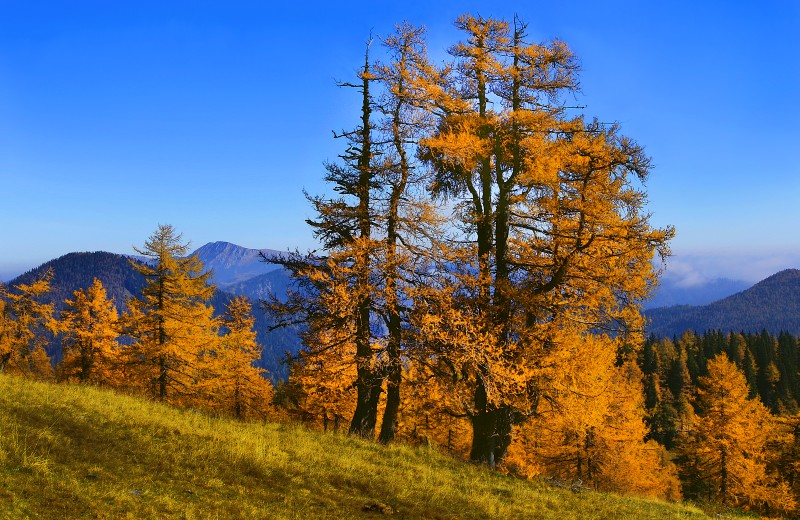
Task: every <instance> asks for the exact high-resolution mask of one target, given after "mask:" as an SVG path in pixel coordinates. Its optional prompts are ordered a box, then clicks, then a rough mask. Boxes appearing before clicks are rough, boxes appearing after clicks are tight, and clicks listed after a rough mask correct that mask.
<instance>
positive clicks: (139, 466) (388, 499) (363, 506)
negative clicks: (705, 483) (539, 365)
mask: <svg viewBox="0 0 800 520" xmlns="http://www.w3.org/2000/svg"><path fill="white" fill-rule="evenodd" d="M390 512H391V513H392V517H393V518H476V519H477V518H558V519H564V518H613V519H619V518H636V519H642V518H675V517H680V518H687V517H688V518H702V517H703V515H702V513H701V512H700V511H699V510H696V509H692V508H687V507H684V506H680V505H674V504H666V503H661V502H654V501H646V500H637V499H633V498H624V497H618V496H613V495H606V494H599V493H589V492H582V493H578V494H574V493H572V492H569V491H564V490H558V489H551V488H549V487H547V486H545V485H543V484H538V483H531V482H525V481H521V480H517V479H513V478H510V477H506V476H503V475H501V474H498V473H494V472H490V471H488V470H486V469H485V468H481V467H476V466H473V465H470V464H466V463H464V462H461V461H458V460H454V459H452V458H449V457H446V456H443V455H440V454H438V453H437V452H436V451H435V450H433V449H418V448H411V447H407V446H392V447H389V448H384V447H381V446H378V445H376V444H372V443H367V442H361V441H358V440H356V439H352V438H347V437H342V436H339V435H333V434H322V433H317V432H312V431H307V430H305V429H303V428H301V427H295V426H291V425H283V424H243V423H237V422H234V421H230V420H221V419H213V418H209V417H206V416H204V415H201V414H197V413H194V412H192V411H186V410H176V409H173V408H169V407H166V406H162V405H159V404H156V403H151V402H148V401H144V400H141V399H136V398H131V397H126V396H120V395H116V394H114V393H111V392H106V391H102V390H98V389H94V388H85V387H78V386H67V385H49V384H44V383H37V382H32V381H29V380H24V379H19V378H16V377H11V376H8V375H2V374H0V517H1V518H7V517H10V518H26V517H29V518H82V517H89V518H250V519H255V518H303V519H312V518H376V517H379V516H382V515H386V514H388V513H390Z"/></svg>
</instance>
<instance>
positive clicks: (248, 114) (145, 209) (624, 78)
mask: <svg viewBox="0 0 800 520" xmlns="http://www.w3.org/2000/svg"><path fill="white" fill-rule="evenodd" d="M274 4H276V3H274V2H249V1H233V2H203V1H192V2H168V1H161V2H149V1H136V2H133V1H130V2H127V1H114V2H108V1H98V2H81V1H79V0H76V1H72V2H37V1H35V0H27V1H4V0H0V13H2V17H1V18H0V280H6V279H9V278H10V277H12V276H14V275H17V274H19V273H21V272H22V271H24V270H26V269H29V268H31V267H34V266H36V265H38V264H40V263H42V262H44V261H46V260H49V259H51V258H54V257H57V256H60V255H62V254H65V253H68V252H71V251H94V250H106V251H113V252H118V253H129V252H131V251H132V249H131V246H133V245H141V244H142V243H143V242H144V240H145V239H146V238H147V237H148V236H149V235H150V233H152V231H153V230H154V229H155V228H156V226H157V224H159V223H169V224H172V225H173V226H175V227H176V228H177V229H178V230H179V231H182V232H183V234H184V236H185V238H187V239H190V240H191V241H192V244H193V245H194V246H196V247H199V246H200V245H203V244H204V243H206V242H210V241H215V240H226V241H230V242H234V243H237V244H239V245H242V246H246V247H269V248H273V249H285V248H287V247H292V248H293V247H295V246H298V247H301V248H307V247H311V246H313V245H314V244H313V240H312V237H311V234H310V232H309V230H308V229H307V227H306V225H305V223H304V218H306V217H307V216H309V206H308V204H307V203H306V201H305V199H304V198H303V195H302V189H304V188H305V189H306V190H308V191H309V192H311V193H322V192H324V191H325V186H324V184H323V183H322V181H321V177H322V175H323V167H322V163H323V162H324V161H326V160H333V159H335V158H336V155H337V153H338V152H339V151H340V148H339V147H340V143H339V142H336V141H335V140H334V139H333V138H332V133H331V131H332V130H340V129H342V128H348V127H350V126H352V125H353V124H355V122H356V118H357V117H358V112H357V110H358V99H357V96H356V95H355V93H354V92H352V91H349V90H348V89H338V88H337V87H336V86H335V81H336V80H337V79H338V80H347V79H351V78H352V76H353V73H354V71H355V69H356V68H357V67H358V66H359V62H360V61H361V59H362V56H363V50H364V42H365V41H366V39H367V38H368V36H369V33H370V31H373V32H374V33H376V34H377V35H385V34H388V33H389V32H391V31H392V29H393V26H394V24H395V23H398V22H400V21H402V20H404V19H406V20H409V21H410V22H412V23H415V24H419V25H425V26H426V27H427V29H428V31H429V38H428V42H429V50H430V53H431V54H432V56H434V57H436V58H440V59H444V58H446V53H445V52H444V50H445V49H446V47H447V46H449V45H450V44H452V43H453V42H455V41H456V39H457V38H459V35H458V33H457V31H456V30H455V29H454V28H453V25H452V22H453V20H454V19H455V17H456V16H457V15H458V14H460V13H463V12H471V13H476V14H481V15H483V16H486V17H488V16H494V17H500V18H506V19H511V18H512V17H513V15H514V14H515V13H516V14H518V15H520V16H521V17H522V18H523V19H524V20H525V21H526V22H528V24H529V33H530V35H531V37H532V39H535V40H546V39H551V38H556V37H557V38H560V39H562V40H564V41H566V42H567V43H568V44H569V45H570V46H571V48H572V49H573V50H574V51H575V52H576V54H577V55H578V56H579V57H580V59H581V63H582V69H583V72H582V75H581V84H582V89H583V92H582V94H581V95H580V97H579V102H580V103H581V104H582V105H585V106H586V107H587V108H586V110H585V112H586V114H587V115H590V116H597V117H599V118H600V119H601V120H602V121H618V122H619V123H620V124H621V125H622V129H623V131H624V133H626V134H627V135H630V136H631V137H634V138H635V139H636V140H637V141H639V142H640V143H641V144H643V145H644V146H645V147H646V150H647V152H648V153H649V154H650V155H651V156H652V157H653V162H654V164H655V169H654V171H653V174H652V176H651V178H650V180H649V182H648V184H647V189H648V193H649V197H650V206H649V209H650V211H651V212H652V213H653V217H652V222H653V223H654V224H656V225H659V226H661V225H666V224H672V225H674V226H675V227H676V228H677V231H678V236H677V238H676V239H675V240H674V242H673V244H672V248H673V251H674V253H675V256H674V258H673V259H672V260H671V263H670V265H671V267H670V268H669V270H668V272H667V275H668V276H672V277H678V278H681V279H683V280H685V281H686V283H687V284H688V283H694V282H695V281H697V280H703V279H707V278H709V277H715V276H728V277H734V278H742V279H747V280H752V281H756V280H758V279H760V278H763V277H764V276H766V275H769V274H771V273H772V272H774V271H776V270H778V269H781V268H786V267H800V233H798V232H797V223H798V222H799V221H800V209H798V208H800V204H798V196H800V161H798V159H797V154H798V151H800V123H799V121H800V101H798V93H800V59H798V55H800V3H798V2H794V1H789V0H787V1H783V2H770V1H762V2H749V1H748V2H730V1H728V2H697V1H692V2H683V1H675V2H648V1H641V2H614V1H608V2H583V1H565V2H523V1H516V2H506V1H491V2H489V1H473V2H445V1H442V2H436V1H433V0H428V1H424V2H423V1H413V0H412V1H405V2H389V1H381V0H373V1H371V2H319V3H316V2H291V3H284V4H282V5H274Z"/></svg>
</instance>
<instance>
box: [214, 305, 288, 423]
mask: <svg viewBox="0 0 800 520" xmlns="http://www.w3.org/2000/svg"><path fill="white" fill-rule="evenodd" d="M254 323H255V319H254V318H253V312H252V305H251V303H250V301H249V300H248V299H247V298H245V297H244V296H237V297H236V298H234V299H232V300H231V301H230V302H229V303H228V306H227V309H226V312H225V315H224V316H223V317H222V319H221V325H222V329H224V332H223V334H222V336H221V339H220V341H219V343H218V345H217V347H216V348H215V349H214V350H213V351H205V352H204V353H203V363H202V364H203V372H204V374H203V375H204V377H203V378H202V386H203V392H204V393H205V395H206V399H207V400H208V402H209V405H210V407H211V408H212V409H213V410H217V411H220V412H222V413H224V414H229V415H233V416H234V417H236V418H237V419H245V418H249V417H261V418H263V417H264V416H266V414H267V412H268V411H269V410H270V409H271V406H272V385H271V384H270V382H269V381H268V380H267V379H266V378H265V375H266V370H264V369H263V368H259V367H257V366H256V362H257V361H258V360H259V359H261V350H262V347H261V345H259V344H258V342H257V341H256V332H255V330H254V329H253V325H254Z"/></svg>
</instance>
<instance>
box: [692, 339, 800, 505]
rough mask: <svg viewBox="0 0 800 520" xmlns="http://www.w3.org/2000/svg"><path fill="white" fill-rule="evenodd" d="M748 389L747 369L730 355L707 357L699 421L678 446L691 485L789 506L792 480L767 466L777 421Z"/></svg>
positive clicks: (720, 496) (715, 495) (735, 500)
mask: <svg viewBox="0 0 800 520" xmlns="http://www.w3.org/2000/svg"><path fill="white" fill-rule="evenodd" d="M748 393H749V389H748V387H747V381H746V380H745V377H744V374H742V372H741V371H740V370H739V369H738V368H737V367H736V365H735V364H734V363H732V362H731V361H729V360H728V358H727V356H726V355H725V354H719V355H717V356H716V357H715V358H713V359H711V360H710V361H709V362H708V376H706V377H700V378H699V381H698V389H697V394H698V395H697V403H696V405H697V406H696V407H697V408H698V413H697V418H696V421H695V424H694V425H693V427H692V430H691V432H690V433H689V435H688V436H686V437H685V438H684V439H683V442H682V443H681V445H680V446H679V451H680V452H681V457H682V471H683V473H684V479H685V481H686V482H685V483H686V489H687V490H688V494H689V495H690V496H696V497H700V498H710V499H712V500H717V501H719V502H721V503H723V504H729V505H734V506H740V507H745V508H749V509H755V510H760V511H765V512H766V511H772V512H785V511H789V510H791V509H792V508H793V507H794V500H793V498H792V495H791V492H790V491H789V487H788V485H787V484H786V483H785V482H783V481H782V480H781V479H780V477H779V476H778V475H777V474H775V473H773V472H770V471H768V468H767V462H768V460H769V452H768V449H767V448H768V445H769V444H770V442H774V441H775V440H776V439H777V437H778V436H779V435H780V429H779V427H778V422H777V421H776V418H775V417H773V416H772V415H771V414H770V413H769V411H768V410H767V408H766V407H765V406H764V405H763V404H761V402H760V401H758V400H757V399H750V398H748Z"/></svg>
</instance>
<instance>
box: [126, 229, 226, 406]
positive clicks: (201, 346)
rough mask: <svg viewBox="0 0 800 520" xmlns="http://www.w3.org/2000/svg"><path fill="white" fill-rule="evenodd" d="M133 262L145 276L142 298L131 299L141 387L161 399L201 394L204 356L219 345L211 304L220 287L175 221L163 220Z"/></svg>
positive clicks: (131, 354)
mask: <svg viewBox="0 0 800 520" xmlns="http://www.w3.org/2000/svg"><path fill="white" fill-rule="evenodd" d="M134 249H135V250H136V252H137V253H139V254H140V255H142V256H144V257H145V258H146V260H145V262H143V263H140V262H134V261H132V262H131V265H132V266H133V267H134V269H135V270H136V271H138V272H139V273H141V274H142V275H143V276H144V277H145V282H146V283H145V287H144V289H142V294H141V296H139V297H135V298H132V299H131V300H129V301H128V308H129V311H128V313H127V314H126V315H125V322H126V327H127V331H126V332H127V333H128V334H129V335H130V336H131V337H133V338H134V343H133V344H132V345H130V346H129V347H128V349H127V350H128V356H127V358H128V361H129V363H130V365H131V366H130V367H129V368H130V369H131V370H132V371H133V372H134V373H135V375H134V376H133V377H134V378H135V379H136V381H135V382H134V384H135V385H137V386H144V388H145V390H146V391H147V392H148V393H149V394H150V395H152V396H153V397H155V398H156V399H159V400H167V401H173V402H182V401H187V400H188V401H191V399H194V398H195V397H196V395H197V378H198V377H199V372H198V370H199V368H200V364H199V363H200V356H201V354H202V353H203V352H205V351H211V350H214V349H215V348H216V345H217V341H218V336H217V327H218V324H217V321H216V320H215V319H214V317H213V308H212V307H211V306H210V305H209V304H208V303H207V302H208V300H209V298H210V297H211V295H212V293H213V291H214V287H213V286H212V285H210V284H209V277H210V276H211V272H210V271H207V272H204V271H203V265H202V263H201V262H200V260H199V259H198V258H197V256H196V255H192V256H187V253H188V251H189V244H188V243H183V241H182V236H181V235H180V234H178V233H177V232H176V231H175V229H174V228H173V227H172V226H170V225H159V226H158V229H157V230H156V231H155V233H153V235H151V236H150V238H148V239H147V241H146V242H145V244H144V247H143V248H142V249H139V248H134Z"/></svg>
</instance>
